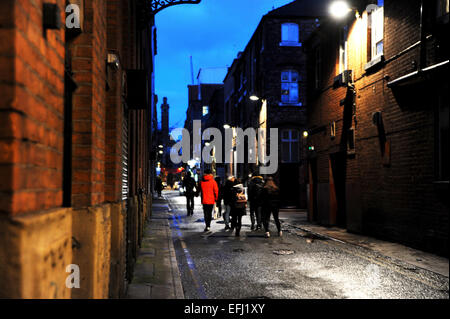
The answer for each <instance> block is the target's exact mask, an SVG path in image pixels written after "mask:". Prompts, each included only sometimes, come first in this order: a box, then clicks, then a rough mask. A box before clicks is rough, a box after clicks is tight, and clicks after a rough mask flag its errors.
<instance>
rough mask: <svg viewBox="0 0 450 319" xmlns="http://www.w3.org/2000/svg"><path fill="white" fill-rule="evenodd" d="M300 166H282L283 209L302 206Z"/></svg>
mask: <svg viewBox="0 0 450 319" xmlns="http://www.w3.org/2000/svg"><path fill="white" fill-rule="evenodd" d="M299 180H300V172H299V164H294V163H284V164H280V193H281V207H283V208H298V207H299V204H300V185H299V183H300V182H299Z"/></svg>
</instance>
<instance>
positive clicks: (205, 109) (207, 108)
mask: <svg viewBox="0 0 450 319" xmlns="http://www.w3.org/2000/svg"><path fill="white" fill-rule="evenodd" d="M208 113H209V106H204V107H203V111H202V114H203V116H206V115H208Z"/></svg>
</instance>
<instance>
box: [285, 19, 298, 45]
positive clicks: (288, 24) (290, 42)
mask: <svg viewBox="0 0 450 319" xmlns="http://www.w3.org/2000/svg"><path fill="white" fill-rule="evenodd" d="M294 26H295V28H296V36H295V38H296V39H294V40H292V39H290V35H291V32H292V31H291V27H294ZM285 27H287V39H285V37H284V35H286V32H285V31H284V30H285V29H284V28H285ZM280 46H291V47H301V46H302V43H301V42H300V25H299V24H298V23H295V22H284V23H282V24H281V41H280Z"/></svg>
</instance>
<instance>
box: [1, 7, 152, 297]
mask: <svg viewBox="0 0 450 319" xmlns="http://www.w3.org/2000/svg"><path fill="white" fill-rule="evenodd" d="M70 3H72V4H77V5H78V7H75V8H74V7H72V8H70V7H69V8H68V12H67V14H66V7H67V5H68V4H69V1H65V0H49V1H43V0H33V1H31V0H25V1H13V0H5V1H1V2H0V43H1V45H0V70H1V71H0V92H1V96H2V99H1V101H0V180H1V183H0V260H1V262H0V287H1V288H0V297H7V298H10V297H13V298H108V297H119V296H123V295H124V293H125V290H126V282H127V280H129V279H130V278H131V275H132V271H133V265H134V261H135V258H136V254H137V249H138V246H139V243H140V239H141V236H142V230H143V224H144V218H145V216H146V215H147V214H148V212H149V211H148V210H149V207H150V200H151V196H150V192H149V177H150V169H149V163H150V155H151V153H150V152H149V151H150V150H149V145H151V144H152V141H151V135H150V132H151V130H154V128H153V127H152V123H154V121H153V120H152V117H153V115H152V112H151V111H152V110H155V108H154V105H153V103H154V102H155V101H156V99H155V98H154V96H153V83H152V81H153V56H154V54H155V53H156V52H155V49H156V48H155V46H154V44H155V43H154V42H153V41H151V40H150V41H147V42H144V41H143V39H153V38H154V36H153V34H154V32H155V28H154V21H153V18H152V16H151V15H145V13H148V10H145V7H144V5H146V2H145V1H141V0H135V1H125V0H108V1H106V0H92V1H83V0H73V1H70ZM77 8H79V17H80V21H79V22H80V24H79V26H77V25H74V24H73V23H74V22H76V21H78V19H76V17H77V16H78V15H77V14H76V13H77V12H78V10H77ZM66 17H69V18H70V17H71V18H70V19H71V20H70V21H71V23H72V24H71V27H69V26H68V25H67V24H66ZM149 17H150V18H149ZM60 21H61V22H62V23H61V22H60ZM72 27H73V28H72ZM71 264H75V265H78V266H79V271H80V278H81V282H80V288H73V289H69V288H67V286H66V278H67V276H69V274H70V271H69V272H66V269H67V268H66V267H67V266H69V265H71Z"/></svg>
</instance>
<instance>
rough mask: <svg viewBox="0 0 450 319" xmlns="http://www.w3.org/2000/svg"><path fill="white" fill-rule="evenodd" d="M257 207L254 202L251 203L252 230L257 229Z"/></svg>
mask: <svg viewBox="0 0 450 319" xmlns="http://www.w3.org/2000/svg"><path fill="white" fill-rule="evenodd" d="M256 208H257V207H256V205H254V204H253V203H252V202H250V221H251V223H252V226H251V228H250V229H251V230H253V229H255V211H256Z"/></svg>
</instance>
